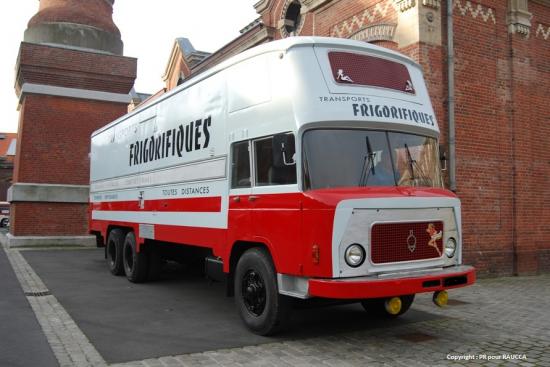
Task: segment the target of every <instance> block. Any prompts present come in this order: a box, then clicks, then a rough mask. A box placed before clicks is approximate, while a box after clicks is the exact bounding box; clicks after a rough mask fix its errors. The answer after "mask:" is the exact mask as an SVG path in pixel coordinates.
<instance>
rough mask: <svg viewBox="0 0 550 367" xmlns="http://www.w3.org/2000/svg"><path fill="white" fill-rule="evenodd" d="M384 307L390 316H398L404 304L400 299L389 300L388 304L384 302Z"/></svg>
mask: <svg viewBox="0 0 550 367" xmlns="http://www.w3.org/2000/svg"><path fill="white" fill-rule="evenodd" d="M384 307H385V308H386V312H387V313H389V314H390V315H397V314H398V313H399V312H401V308H402V307H403V302H402V301H401V298H400V297H392V298H388V299H387V300H386V302H384Z"/></svg>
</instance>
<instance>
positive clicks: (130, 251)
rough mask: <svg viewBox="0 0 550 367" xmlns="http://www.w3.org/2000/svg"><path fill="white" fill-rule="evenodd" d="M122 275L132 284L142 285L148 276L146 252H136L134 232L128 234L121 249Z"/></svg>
mask: <svg viewBox="0 0 550 367" xmlns="http://www.w3.org/2000/svg"><path fill="white" fill-rule="evenodd" d="M122 253H123V255H122V258H123V262H124V273H126V278H128V280H129V281H131V282H132V283H142V282H144V281H146V280H147V276H148V275H149V266H148V265H149V261H148V256H147V252H146V251H140V252H137V245H136V236H135V235H134V232H128V234H127V235H126V238H125V239H124V246H123V249H122Z"/></svg>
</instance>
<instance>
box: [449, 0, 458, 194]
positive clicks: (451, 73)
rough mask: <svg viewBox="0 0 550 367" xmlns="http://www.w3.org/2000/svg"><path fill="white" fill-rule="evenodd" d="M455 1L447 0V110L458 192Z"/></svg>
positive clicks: (451, 183)
mask: <svg viewBox="0 0 550 367" xmlns="http://www.w3.org/2000/svg"><path fill="white" fill-rule="evenodd" d="M453 36H454V35H453V0H447V82H448V85H447V88H448V90H447V95H448V97H447V108H448V119H449V126H448V130H449V131H448V133H449V136H448V148H449V186H450V189H451V191H453V192H456V149H455V148H456V147H455V74H454V62H455V54H454V40H453V38H454V37H453Z"/></svg>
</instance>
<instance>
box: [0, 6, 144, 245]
mask: <svg viewBox="0 0 550 367" xmlns="http://www.w3.org/2000/svg"><path fill="white" fill-rule="evenodd" d="M113 3H114V0H86V1H81V0H41V1H40V7H39V11H38V13H37V14H36V15H35V16H34V17H33V18H32V19H31V20H30V21H29V23H28V28H27V30H26V31H25V36H24V41H23V42H22V43H21V46H20V49H19V55H18V58H17V65H16V83H15V91H16V93H17V96H18V97H19V110H20V118H19V130H18V131H19V141H18V144H17V154H16V159H15V172H14V177H13V186H12V187H11V188H10V192H9V195H8V197H9V199H10V202H11V226H10V233H9V234H8V241H9V244H10V245H36V244H49V243H56V244H59V243H63V242H66V243H71V244H76V243H92V244H95V239H94V237H92V236H89V234H88V224H87V210H88V184H89V167H90V166H89V156H88V154H89V151H90V135H91V133H92V132H93V131H94V130H97V129H98V128H100V127H102V126H104V125H105V124H107V123H109V122H110V121H113V120H115V119H116V118H118V117H120V116H121V115H123V114H125V113H126V112H127V110H128V104H129V103H130V102H131V100H132V96H131V95H130V93H129V92H130V91H131V89H132V87H133V85H134V80H135V77H136V66H137V65H136V64H137V60H136V59H133V58H128V57H124V56H122V50H123V44H122V40H121V36H120V31H119V30H118V28H117V26H116V25H115V24H114V23H113V20H112V13H113Z"/></svg>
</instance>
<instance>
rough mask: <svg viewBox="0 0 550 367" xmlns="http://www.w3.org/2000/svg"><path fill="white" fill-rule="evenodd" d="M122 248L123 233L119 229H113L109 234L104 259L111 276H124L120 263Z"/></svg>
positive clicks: (122, 266) (122, 265)
mask: <svg viewBox="0 0 550 367" xmlns="http://www.w3.org/2000/svg"><path fill="white" fill-rule="evenodd" d="M123 246H124V232H123V231H122V230H121V229H118V228H116V229H113V230H111V231H110V232H109V237H108V239H107V246H105V255H106V256H105V258H106V259H107V266H108V267H109V271H110V272H111V274H113V275H123V274H124V264H123V263H122V247H123Z"/></svg>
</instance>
